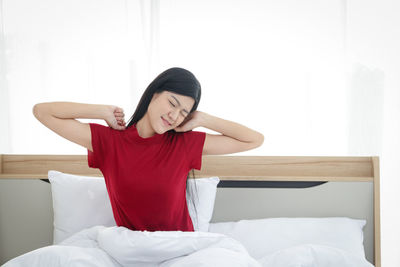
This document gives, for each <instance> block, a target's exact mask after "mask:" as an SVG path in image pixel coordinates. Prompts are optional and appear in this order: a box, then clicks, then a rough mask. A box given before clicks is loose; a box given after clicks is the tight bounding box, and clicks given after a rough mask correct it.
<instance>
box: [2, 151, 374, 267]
mask: <svg viewBox="0 0 400 267" xmlns="http://www.w3.org/2000/svg"><path fill="white" fill-rule="evenodd" d="M49 170H57V171H60V172H65V173H71V174H77V175H86V176H102V173H101V172H100V170H98V169H93V168H89V167H88V163H87V156H86V155H15V154H1V155H0V179H21V178H23V179H47V175H48V171H49ZM194 174H195V178H201V177H210V176H218V177H219V178H220V180H221V182H222V183H221V184H222V185H224V183H225V185H224V186H225V187H242V186H243V187H252V186H255V187H256V185H257V184H258V185H259V184H262V183H265V182H271V183H274V182H280V183H281V185H282V183H283V184H284V183H286V184H288V185H289V186H287V187H291V186H292V185H295V184H296V183H304V182H319V183H322V182H369V183H372V186H373V256H374V257H373V258H374V260H373V262H374V265H375V267H380V266H381V243H380V196H379V190H380V189H379V158H378V157H377V156H372V157H326V156H211V155H208V156H203V159H202V168H201V171H198V170H194ZM251 183H253V184H251ZM224 186H223V187H224ZM268 186H271V185H266V187H268Z"/></svg>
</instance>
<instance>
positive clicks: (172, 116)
mask: <svg viewBox="0 0 400 267" xmlns="http://www.w3.org/2000/svg"><path fill="white" fill-rule="evenodd" d="M168 116H169V118H170V121H171V122H172V123H174V122H175V121H176V120H177V119H178V116H179V110H173V111H170V112H169V114H168Z"/></svg>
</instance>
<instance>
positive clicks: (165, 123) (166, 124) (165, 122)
mask: <svg viewBox="0 0 400 267" xmlns="http://www.w3.org/2000/svg"><path fill="white" fill-rule="evenodd" d="M161 119H162V120H163V123H164V125H165V126H171V125H172V124H170V123H169V122H168V121H166V120H164V118H163V117H161Z"/></svg>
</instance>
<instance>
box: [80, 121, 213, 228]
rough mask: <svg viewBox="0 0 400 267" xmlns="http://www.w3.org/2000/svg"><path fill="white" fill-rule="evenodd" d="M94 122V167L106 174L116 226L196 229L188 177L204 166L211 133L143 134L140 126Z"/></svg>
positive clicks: (91, 163) (91, 160)
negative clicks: (115, 126)
mask: <svg viewBox="0 0 400 267" xmlns="http://www.w3.org/2000/svg"><path fill="white" fill-rule="evenodd" d="M89 125H90V130H91V136H92V147H93V152H92V151H90V150H87V151H88V165H89V167H91V168H99V169H100V171H101V172H102V173H103V176H104V179H105V183H106V187H107V191H108V196H109V198H110V201H111V207H112V210H113V214H114V219H115V222H116V224H117V225H118V226H125V227H127V228H129V229H131V230H140V231H144V230H147V231H179V230H180V231H194V229H193V224H192V220H191V218H190V215H189V211H188V207H187V203H186V179H187V175H188V172H189V171H190V170H191V169H193V168H194V169H197V170H200V169H201V157H202V152H203V145H204V140H205V137H206V133H205V132H199V131H189V132H174V133H168V132H165V133H164V134H155V135H153V136H151V137H149V138H142V137H140V135H139V134H138V131H137V129H136V124H134V125H132V126H131V127H130V128H128V129H125V130H123V131H120V130H115V129H113V128H111V127H108V126H104V125H101V124H97V123H89Z"/></svg>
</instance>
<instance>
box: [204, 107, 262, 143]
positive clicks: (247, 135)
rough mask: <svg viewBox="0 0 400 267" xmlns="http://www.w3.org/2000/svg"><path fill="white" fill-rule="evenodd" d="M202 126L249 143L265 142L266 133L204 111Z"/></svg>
mask: <svg viewBox="0 0 400 267" xmlns="http://www.w3.org/2000/svg"><path fill="white" fill-rule="evenodd" d="M201 117H202V119H201V126H202V127H205V128H208V129H211V130H213V131H216V132H219V133H221V134H223V135H226V136H229V137H232V138H235V139H237V140H239V141H242V142H247V143H263V142H264V135H263V134H262V133H260V132H257V131H254V130H252V129H250V128H248V127H246V126H244V125H241V124H239V123H236V122H233V121H229V120H224V119H221V118H218V117H215V116H212V115H210V114H207V113H205V112H202V116H201Z"/></svg>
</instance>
